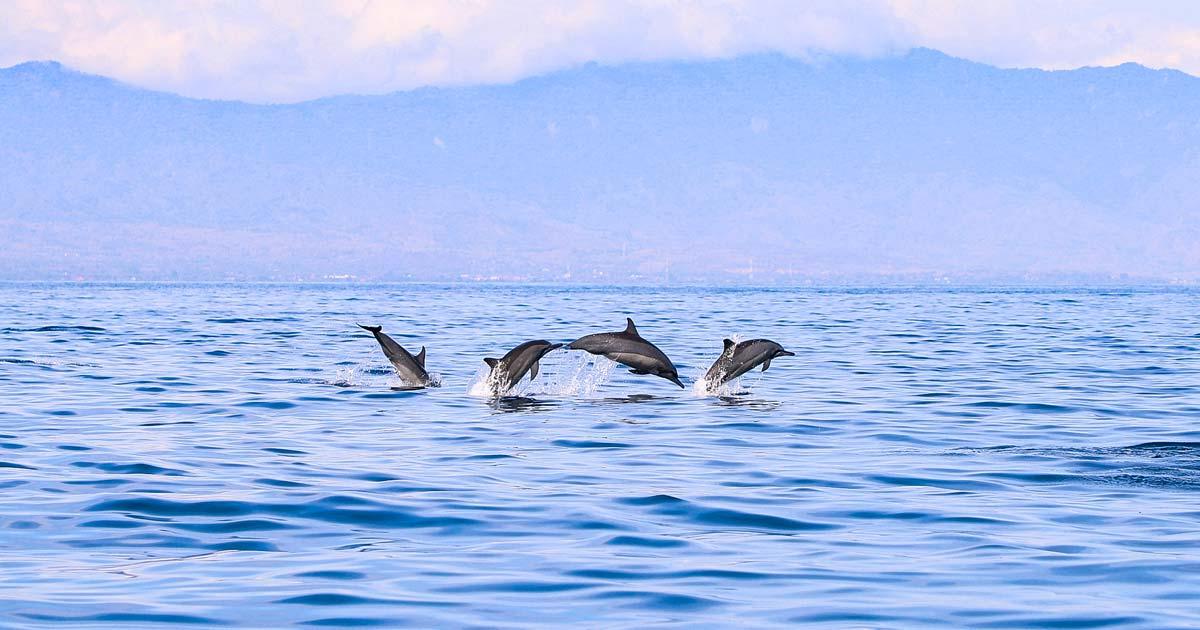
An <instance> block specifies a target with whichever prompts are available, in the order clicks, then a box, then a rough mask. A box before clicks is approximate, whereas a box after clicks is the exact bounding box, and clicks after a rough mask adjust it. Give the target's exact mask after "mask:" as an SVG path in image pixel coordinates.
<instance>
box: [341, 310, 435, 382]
mask: <svg viewBox="0 0 1200 630" xmlns="http://www.w3.org/2000/svg"><path fill="white" fill-rule="evenodd" d="M358 327H359V328H361V329H363V330H366V331H369V332H370V333H371V334H372V335H375V341H378V342H379V347H381V348H383V355H384V356H386V357H387V360H388V361H391V363H392V367H394V368H396V374H398V375H400V380H402V381H404V385H405V386H406V387H428V386H429V385H430V383H431V382H432V379H430V378H429V372H426V371H425V346H421V351H420V352H418V353H417V356H415V357H414V356H413V355H411V354H409V353H408V350H405V349H404V348H402V347H401V346H400V344H398V343H396V342H395V340H393V339H392V338H391V337H389V336H387V335H385V334H383V326H363V325H362V324H359V325H358Z"/></svg>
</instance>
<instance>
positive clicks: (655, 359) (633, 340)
mask: <svg viewBox="0 0 1200 630" xmlns="http://www.w3.org/2000/svg"><path fill="white" fill-rule="evenodd" d="M567 348H568V349H570V350H586V351H588V352H590V353H592V354H598V355H600V356H603V357H607V358H609V359H612V360H613V361H616V362H617V363H620V364H621V365H626V366H629V368H630V370H629V371H630V372H632V373H634V374H653V375H654V376H658V377H660V378H665V379H667V380H668V381H671V382H672V383H675V384H676V385H678V386H680V387H683V383H681V382H680V381H679V371H678V370H676V369H675V364H673V363H671V360H670V359H668V358H667V355H666V354H663V351H662V350H659V349H658V347H657V346H655V345H654V344H652V343H650V342H649V341H646V340H645V339H642V336H641V335H639V334H638V331H637V326H634V325H633V320H632V319H629V318H625V330H623V331H621V332H611V333H596V334H594V335H587V336H585V337H580V338H579V339H576V340H575V341H572V342H571V343H570V345H568V346H567Z"/></svg>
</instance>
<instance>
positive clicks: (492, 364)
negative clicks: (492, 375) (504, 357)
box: [483, 357, 500, 367]
mask: <svg viewBox="0 0 1200 630" xmlns="http://www.w3.org/2000/svg"><path fill="white" fill-rule="evenodd" d="M483 362H484V363H486V364H488V367H496V364H497V363H499V362H500V359H493V358H491V357H488V358H486V359H484V360H483Z"/></svg>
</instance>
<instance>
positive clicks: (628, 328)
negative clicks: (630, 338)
mask: <svg viewBox="0 0 1200 630" xmlns="http://www.w3.org/2000/svg"><path fill="white" fill-rule="evenodd" d="M625 333H626V334H630V335H637V334H638V331H637V326H634V325H633V318H632V317H626V318H625ZM638 336H640V335H638Z"/></svg>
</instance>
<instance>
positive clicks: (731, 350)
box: [704, 339, 796, 387]
mask: <svg viewBox="0 0 1200 630" xmlns="http://www.w3.org/2000/svg"><path fill="white" fill-rule="evenodd" d="M723 343H724V344H725V349H724V350H722V351H721V356H719V357H717V360H716V361H715V362H713V364H712V367H710V368H708V373H706V374H705V375H704V380H705V382H707V383H708V385H709V387H716V386H718V385H724V384H725V383H728V382H729V381H732V380H733V379H735V378H737V377H739V376H741V375H743V374H745V373H746V372H749V371H750V370H753V369H754V368H756V367H758V366H759V364H761V365H762V366H763V367H762V369H763V371H764V372H766V371H767V368H769V367H771V359H774V358H775V357H794V356H796V353H795V352H788V351H787V350H784V349H783V346H781V345H779V344H777V343H775V342H774V341H771V340H770V339H751V340H749V341H743V342H741V343H737V344H735V343H733V340H732V339H725V340H723Z"/></svg>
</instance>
